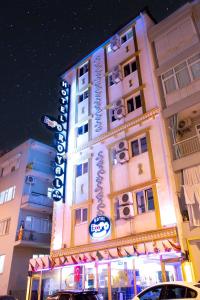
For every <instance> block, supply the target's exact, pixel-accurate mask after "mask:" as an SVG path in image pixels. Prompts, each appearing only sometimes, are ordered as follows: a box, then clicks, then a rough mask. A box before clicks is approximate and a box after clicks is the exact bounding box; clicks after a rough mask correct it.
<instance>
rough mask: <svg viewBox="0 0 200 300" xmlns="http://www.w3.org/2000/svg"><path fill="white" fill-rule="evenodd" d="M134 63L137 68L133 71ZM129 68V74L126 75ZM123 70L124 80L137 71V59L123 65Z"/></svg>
mask: <svg viewBox="0 0 200 300" xmlns="http://www.w3.org/2000/svg"><path fill="white" fill-rule="evenodd" d="M133 63H134V65H135V66H136V68H135V69H133ZM127 66H129V72H130V73H129V74H127V75H125V68H126V67H127ZM122 69H123V78H125V77H128V76H129V75H131V74H132V73H134V72H136V71H137V62H136V58H134V59H132V60H131V61H129V62H126V63H124V64H123V65H122Z"/></svg>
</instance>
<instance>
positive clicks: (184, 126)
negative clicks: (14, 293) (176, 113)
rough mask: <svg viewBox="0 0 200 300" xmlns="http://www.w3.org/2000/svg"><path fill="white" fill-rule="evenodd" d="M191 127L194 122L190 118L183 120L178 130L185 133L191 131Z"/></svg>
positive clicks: (179, 123)
mask: <svg viewBox="0 0 200 300" xmlns="http://www.w3.org/2000/svg"><path fill="white" fill-rule="evenodd" d="M191 125H192V121H191V119H190V118H187V119H182V120H180V121H179V122H178V130H179V131H180V132H184V131H186V130H188V129H190V127H191Z"/></svg>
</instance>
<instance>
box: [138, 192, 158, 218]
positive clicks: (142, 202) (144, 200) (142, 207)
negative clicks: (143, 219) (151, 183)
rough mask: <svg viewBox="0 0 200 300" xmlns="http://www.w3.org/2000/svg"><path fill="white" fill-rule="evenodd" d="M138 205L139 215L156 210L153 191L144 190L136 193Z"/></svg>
mask: <svg viewBox="0 0 200 300" xmlns="http://www.w3.org/2000/svg"><path fill="white" fill-rule="evenodd" d="M136 203H137V211H138V214H139V215H140V214H143V213H145V212H147V211H151V210H154V199H153V192H152V189H151V188H149V189H146V190H142V191H139V192H137V193H136Z"/></svg>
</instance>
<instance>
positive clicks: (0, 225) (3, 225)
mask: <svg viewBox="0 0 200 300" xmlns="http://www.w3.org/2000/svg"><path fill="white" fill-rule="evenodd" d="M9 229H10V219H6V220H2V221H0V236H1V235H6V234H8V233H9Z"/></svg>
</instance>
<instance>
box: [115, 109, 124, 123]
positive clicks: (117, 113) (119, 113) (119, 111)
mask: <svg viewBox="0 0 200 300" xmlns="http://www.w3.org/2000/svg"><path fill="white" fill-rule="evenodd" d="M125 116H126V111H125V107H123V106H121V107H118V108H115V110H114V117H115V119H117V120H121V119H122V118H124V117H125Z"/></svg>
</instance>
